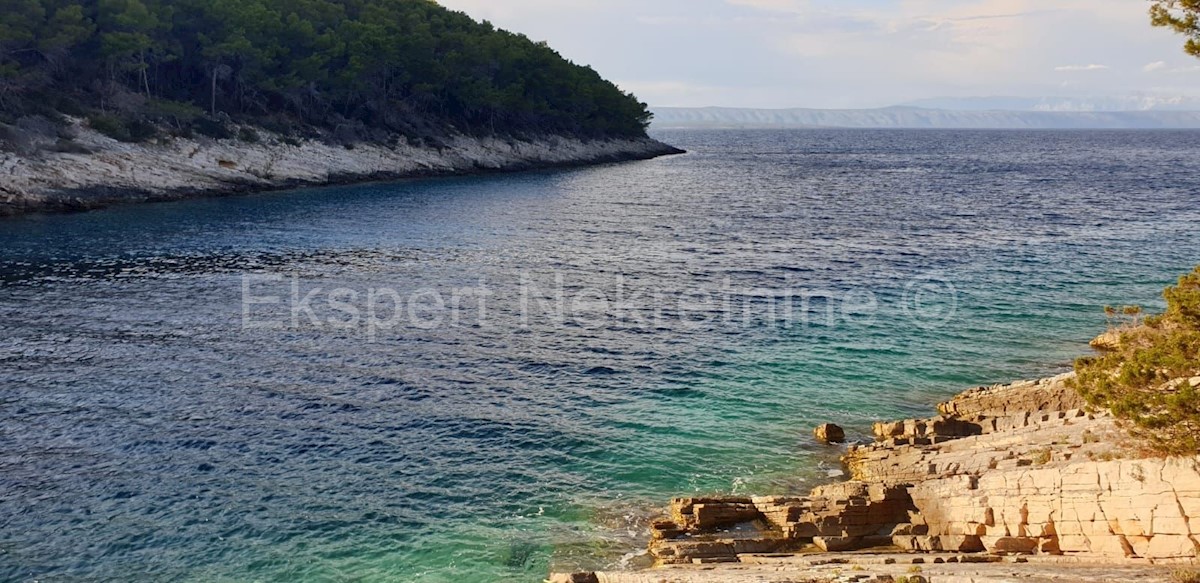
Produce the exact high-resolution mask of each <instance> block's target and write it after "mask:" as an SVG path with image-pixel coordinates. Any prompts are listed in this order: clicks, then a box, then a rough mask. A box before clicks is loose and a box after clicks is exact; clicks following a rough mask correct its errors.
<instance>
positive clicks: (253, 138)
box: [238, 128, 262, 144]
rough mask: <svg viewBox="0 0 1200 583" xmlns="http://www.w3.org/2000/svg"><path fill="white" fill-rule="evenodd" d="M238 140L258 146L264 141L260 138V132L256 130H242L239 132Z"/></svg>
mask: <svg viewBox="0 0 1200 583" xmlns="http://www.w3.org/2000/svg"><path fill="white" fill-rule="evenodd" d="M238 139H239V140H241V141H243V142H246V143H248V144H257V143H259V142H260V141H262V138H260V137H259V136H258V132H256V131H254V128H242V129H240V130H238Z"/></svg>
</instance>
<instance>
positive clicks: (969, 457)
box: [558, 374, 1200, 582]
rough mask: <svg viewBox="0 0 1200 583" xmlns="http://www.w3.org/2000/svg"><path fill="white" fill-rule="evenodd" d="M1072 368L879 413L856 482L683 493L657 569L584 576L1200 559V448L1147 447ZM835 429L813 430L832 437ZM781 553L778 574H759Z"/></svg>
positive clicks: (1159, 563)
mask: <svg viewBox="0 0 1200 583" xmlns="http://www.w3.org/2000/svg"><path fill="white" fill-rule="evenodd" d="M1071 378H1072V375H1069V374H1068V375H1063V376H1059V377H1055V378H1051V379H1043V380H1040V381H1029V382H1021V383H1014V384H1009V385H997V386H993V387H985V388H979V389H974V390H971V391H967V392H965V393H963V394H961V395H959V396H957V397H955V398H954V399H952V400H950V401H947V402H945V403H942V404H940V405H938V412H939V413H940V415H938V416H936V417H933V418H929V419H912V420H906V421H899V422H888V423H876V424H875V425H874V427H873V432H874V441H873V442H872V443H866V444H854V445H850V446H849V448H848V451H847V453H846V455H845V456H844V458H843V462H844V463H845V465H846V467H847V469H848V470H849V475H850V477H851V479H850V481H847V482H843V483H836V484H828V485H824V486H820V487H818V488H816V489H814V490H813V491H812V492H811V493H810V494H809V495H808V496H800V497H783V496H765V497H712V498H678V499H675V500H673V501H672V502H671V507H670V515H669V516H668V517H664V518H662V519H660V520H657V521H654V522H653V524H652V525H651V534H652V540H651V543H650V545H649V554H650V556H651V557H653V559H654V561H655V563H656V565H658V566H659V569H657V570H651V571H648V572H645V573H642V574H641V575H638V574H633V573H626V574H623V575H622V574H619V573H607V574H594V573H585V574H580V575H578V576H580V577H584V579H582V580H591V579H587V577H589V576H596V577H597V579H596V580H598V581H613V582H624V581H643V580H645V581H651V580H653V581H659V580H664V581H666V580H669V581H709V580H713V581H715V580H720V579H711V578H709V579H706V578H704V577H705V576H707V575H701V574H700V573H707V574H711V573H713V572H714V571H708V570H696V569H698V567H697V566H701V568H703V569H709V568H716V567H714V566H717V565H719V566H720V567H721V569H724V570H726V571H727V572H728V573H729V574H730V575H731V576H732V575H733V573H735V571H730V570H729V569H734V567H733V566H734V565H737V566H738V567H737V569H740V570H737V571H736V572H738V573H752V572H760V573H779V572H781V569H782V570H783V571H787V569H793V570H795V572H794V573H793V575H795V576H797V577H799V576H801V575H804V576H806V577H807V576H809V575H813V576H816V577H817V578H810V579H802V578H801V579H786V580H812V581H823V580H839V579H836V578H835V579H829V578H828V577H826V578H824V579H822V578H820V577H822V576H828V575H829V574H830V573H831V572H832V571H833V570H837V569H830V568H826V567H828V565H829V564H830V563H828V561H827V559H829V557H831V556H832V557H853V558H854V559H855V561H857V563H856V565H857V566H858V567H859V568H860V569H863V570H870V569H871V568H870V567H869V565H870V564H871V563H870V561H869V560H868V559H869V558H879V559H880V560H887V561H890V562H885V563H880V564H885V565H894V564H896V563H897V562H899V563H904V562H906V560H907V563H909V564H911V563H912V560H911V559H913V558H919V559H921V560H922V562H924V561H925V560H926V559H928V560H929V561H931V563H930V564H932V565H943V564H947V563H948V562H949V561H952V563H950V564H964V563H980V562H986V563H1004V564H1007V565H1014V564H1018V562H1019V564H1022V565H1024V564H1027V563H1029V562H1030V561H1035V562H1037V563H1038V564H1039V565H1059V564H1062V565H1066V564H1072V565H1084V566H1091V567H1095V568H1096V569H1100V571H1098V572H1104V569H1125V568H1132V569H1143V571H1140V572H1139V574H1138V575H1137V578H1139V579H1146V580H1155V578H1156V577H1159V576H1162V577H1166V575H1164V573H1165V571H1164V569H1168V568H1169V566H1170V565H1175V564H1178V563H1185V564H1192V563H1195V561H1196V560H1197V557H1200V457H1193V458H1172V459H1162V458H1151V457H1146V456H1145V455H1143V454H1142V452H1141V450H1140V448H1139V446H1138V444H1137V443H1135V442H1133V441H1132V439H1131V438H1129V437H1127V435H1126V433H1125V432H1124V431H1122V430H1121V428H1120V427H1118V424H1117V422H1116V420H1115V419H1114V418H1113V417H1112V416H1111V415H1110V414H1109V413H1108V412H1105V411H1093V410H1090V409H1089V408H1088V407H1087V406H1086V404H1085V403H1084V402H1083V401H1082V399H1081V398H1080V397H1079V396H1078V394H1077V393H1076V392H1075V391H1074V390H1073V389H1071V388H1070V386H1069V383H1070V380H1071ZM822 427H823V428H824V430H822V429H821V428H819V430H818V431H817V432H815V436H816V437H817V438H818V439H819V440H823V441H830V440H828V439H826V437H828V432H829V431H830V430H829V428H828V426H822ZM771 558H773V559H772V560H773V561H774V562H773V563H772V565H773V566H772V567H771V568H770V569H765V568H761V569H757V570H756V569H750V570H749V571H745V569H746V568H748V567H747V566H748V565H759V566H761V564H762V562H763V561H764V560H765V559H771ZM823 561H824V562H823ZM863 561H867V562H866V563H864V562H863ZM937 561H940V562H937ZM767 562H771V561H767ZM686 566H691V568H692V570H687V568H686ZM664 569H666V571H664ZM672 569H674V570H672ZM679 569H684V570H682V571H681V570H679ZM876 570H878V569H876ZM891 570H892V571H894V569H891ZM718 571H720V569H718ZM668 572H669V573H671V576H670V577H667V578H660V579H653V578H651V579H639V578H636V577H638V576H649V575H651V574H654V573H659V574H663V575H665V574H666V573H668ZM1043 572H1044V573H1051V574H1052V573H1054V572H1056V571H1055V570H1054V569H1052V568H1045V569H1043ZM997 573H999V571H998V572H997ZM1078 573H1079V572H1078V571H1075V574H1076V575H1078ZM601 575H603V577H601ZM693 575H694V576H693ZM852 575H853V576H863V575H864V574H863V573H857V574H852ZM893 575H895V574H894V573H893V574H887V573H882V574H879V576H880V577H889V576H893ZM910 575H911V576H909V578H908V580H909V581H916V580H919V579H918V577H920V576H917V575H912V574H910ZM1034 575H1035V574H1032V573H1031V574H1030V575H1029V576H1031V577H1032V576H1034ZM838 576H839V577H841V576H842V575H838ZM996 576H998V577H1000V576H1001V575H999V574H998V575H996ZM1003 576H1004V577H1008V576H1010V575H1003ZM1047 576H1049V575H1047ZM1097 576H1099V575H1097ZM558 577H560V579H559V580H563V581H571V580H576V579H571V578H569V577H575V576H574V575H560V576H558ZM562 577H567V578H566V579H562ZM623 577H624V578H623ZM730 580H734V579H730ZM747 580H751V579H747ZM753 580H756V581H758V580H775V579H770V578H768V579H753ZM780 580H785V579H780ZM845 580H858V579H845ZM861 580H869V578H868V579H861ZM879 580H886V579H879ZM975 580H980V581H983V580H989V579H988V578H987V576H985V575H980V576H979V577H978V578H976V579H975ZM1035 580H1036V579H1035ZM1047 580H1058V579H1047ZM1062 580H1071V579H1069V578H1067V579H1062ZM1097 580H1105V579H1097ZM1161 580H1167V579H1165V578H1164V579H1161Z"/></svg>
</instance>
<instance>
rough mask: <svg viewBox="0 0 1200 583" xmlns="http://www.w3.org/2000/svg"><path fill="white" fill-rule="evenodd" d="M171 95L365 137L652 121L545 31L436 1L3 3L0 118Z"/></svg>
mask: <svg viewBox="0 0 1200 583" xmlns="http://www.w3.org/2000/svg"><path fill="white" fill-rule="evenodd" d="M139 94H140V95H141V96H142V97H141V98H137V96H138V95H139ZM67 101H69V102H70V103H69V104H67V103H66V102H67ZM167 103H175V104H178V105H179V106H186V107H188V108H191V110H193V111H207V112H209V113H210V114H213V115H216V114H224V115H228V116H231V117H233V118H234V119H236V120H240V121H244V122H250V123H261V124H264V125H270V126H272V127H275V128H289V127H291V128H299V127H307V128H323V129H325V130H329V131H332V130H333V129H334V128H353V131H355V132H358V133H360V134H361V133H369V132H372V131H376V130H383V131H386V132H390V133H393V134H394V133H402V134H408V135H412V134H417V135H429V134H443V135H444V134H445V133H447V132H461V133H470V134H490V133H497V134H506V135H516V134H532V133H555V134H563V135H577V136H584V137H605V136H640V135H644V134H645V127H646V124H647V123H648V121H649V118H650V115H649V113H648V112H647V110H646V106H645V104H643V103H641V102H639V101H638V100H637V99H636V98H635V97H634V96H632V95H630V94H628V93H625V92H623V91H621V90H620V89H618V88H617V87H616V86H615V85H613V84H612V83H609V82H608V81H605V80H604V79H603V78H601V77H600V75H599V74H598V73H596V71H594V70H592V69H591V68H589V67H583V66H579V65H576V64H574V63H571V62H569V61H567V60H566V59H564V58H563V57H562V56H561V55H559V54H558V53H557V52H555V51H554V50H553V49H551V48H550V47H548V46H546V45H545V43H537V42H533V41H531V40H530V39H528V38H526V37H525V36H523V35H520V34H515V33H511V32H508V31H504V30H498V29H496V28H495V27H494V26H492V25H491V24H490V23H487V22H476V21H475V20H473V19H471V18H470V17H469V16H467V15H466V14H463V13H460V12H453V11H450V10H447V9H445V8H443V7H441V6H439V5H438V4H436V3H435V2H432V1H429V0H0V114H4V113H7V114H8V117H10V118H11V117H15V116H18V115H22V114H28V113H30V112H34V113H37V112H42V111H44V110H45V109H46V108H54V107H57V108H58V109H69V110H84V111H85V112H87V111H92V110H97V109H99V110H101V111H99V112H96V113H102V114H105V115H113V114H117V115H123V116H126V117H139V116H140V117H141V118H143V119H147V118H149V117H152V116H153V115H154V112H156V111H162V110H163V107H164V106H163V104H167ZM156 104H157V105H156ZM168 109H171V111H175V112H178V111H182V110H181V109H180V107H177V106H171V107H169V108H168ZM0 121H3V119H0ZM150 121H153V120H152V119H151V120H150Z"/></svg>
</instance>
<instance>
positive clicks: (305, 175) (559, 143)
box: [0, 126, 682, 216]
mask: <svg viewBox="0 0 1200 583" xmlns="http://www.w3.org/2000/svg"><path fill="white" fill-rule="evenodd" d="M73 131H74V132H75V134H76V135H75V136H74V138H73V139H72V141H71V148H70V150H71V151H69V152H64V151H56V150H55V146H53V145H52V144H30V145H27V146H30V153H26V154H21V153H14V152H4V151H2V150H3V149H2V148H0V216H3V215H14V214H21V213H27V212H53V211H75V210H87V209H92V208H99V207H103V206H106V205H110V204H114V203H121V202H138V201H160V200H174V199H179V198H185V197H191V196H206V195H224V194H236V193H244V192H255V191H266V190H282V189H289V188H298V187H304V186H321V185H331V184H346V183H355V182H367V181H378V180H396V179H403V178H415V177H427V176H439V175H458V174H476V173H483V172H504V171H517V170H528V169H537V168H552V167H564V166H582V165H590V164H600V163H606V162H622V161H629V160H642V159H649V158H654V157H658V156H664V155H669V154H679V153H682V151H681V150H679V149H676V148H673V147H671V146H668V145H666V144H663V143H662V142H658V141H656V140H653V139H650V138H638V139H608V140H581V139H578V138H567V137H559V136H546V137H541V138H525V139H515V138H513V139H502V138H496V137H486V138H478V137H469V136H455V137H449V138H446V139H444V140H442V141H441V142H440V143H438V144H436V145H433V144H427V143H426V144H423V143H415V142H408V141H405V140H401V141H399V142H397V143H394V144H392V145H382V144H369V143H359V144H353V145H339V144H329V143H324V142H320V141H312V140H308V141H303V142H297V141H295V140H290V139H287V138H283V137H281V136H276V135H273V134H271V133H269V132H266V131H264V130H261V129H260V130H256V132H255V135H256V136H260V137H259V138H258V139H257V141H256V142H255V143H251V142H246V141H241V140H232V139H230V140H214V139H207V138H200V139H184V138H173V139H170V140H166V141H162V142H155V143H146V144H131V143H123V142H118V141H116V140H113V139H111V138H108V137H105V136H103V135H101V134H99V133H97V132H95V131H92V130H90V129H88V128H86V127H82V126H76V127H75V128H73ZM60 149H61V148H60Z"/></svg>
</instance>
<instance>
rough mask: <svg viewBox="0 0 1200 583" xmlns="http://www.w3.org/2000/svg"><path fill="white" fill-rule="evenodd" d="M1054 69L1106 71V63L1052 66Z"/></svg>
mask: <svg viewBox="0 0 1200 583" xmlns="http://www.w3.org/2000/svg"><path fill="white" fill-rule="evenodd" d="M1054 70H1055V71H1107V70H1108V65H1062V66H1059V67H1055V68H1054Z"/></svg>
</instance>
